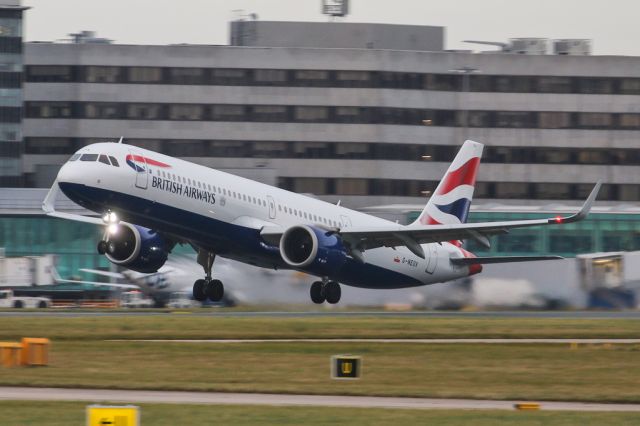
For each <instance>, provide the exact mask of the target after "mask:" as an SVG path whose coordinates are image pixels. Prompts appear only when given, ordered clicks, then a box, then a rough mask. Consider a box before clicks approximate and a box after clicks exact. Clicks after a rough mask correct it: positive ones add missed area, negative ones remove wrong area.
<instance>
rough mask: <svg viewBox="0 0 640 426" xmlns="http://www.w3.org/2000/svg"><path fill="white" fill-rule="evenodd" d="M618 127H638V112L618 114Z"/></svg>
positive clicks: (639, 126)
mask: <svg viewBox="0 0 640 426" xmlns="http://www.w3.org/2000/svg"><path fill="white" fill-rule="evenodd" d="M619 117H620V127H623V128H632V129H638V128H640V114H620V116H619Z"/></svg>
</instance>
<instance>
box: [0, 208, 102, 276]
mask: <svg viewBox="0 0 640 426" xmlns="http://www.w3.org/2000/svg"><path fill="white" fill-rule="evenodd" d="M101 236H102V235H101V229H100V228H99V227H97V226H95V225H92V224H89V223H80V222H74V221H70V220H63V219H56V218H49V217H43V216H32V215H30V216H11V215H9V216H2V218H0V247H3V248H4V250H5V255H6V256H7V257H18V256H39V255H44V254H53V255H55V256H56V269H57V270H58V273H59V274H60V276H61V277H62V278H69V277H71V276H78V271H79V270H80V269H81V268H90V269H98V268H101V269H109V261H108V260H107V258H106V257H104V256H100V255H99V254H98V253H97V251H96V244H97V242H98V241H99V240H100V238H101ZM94 278H95V277H94ZM96 281H97V279H96Z"/></svg>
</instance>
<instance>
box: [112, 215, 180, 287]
mask: <svg viewBox="0 0 640 426" xmlns="http://www.w3.org/2000/svg"><path fill="white" fill-rule="evenodd" d="M105 242H106V246H105V247H104V248H105V250H104V255H105V256H106V257H107V259H109V261H110V262H112V263H115V264H116V265H120V266H124V267H125V268H128V269H131V270H134V271H137V272H142V273H145V274H146V273H152V272H157V271H158V269H160V268H161V267H162V265H164V263H165V262H166V261H167V257H168V256H169V253H170V252H171V249H172V248H173V245H172V244H171V243H168V242H167V241H166V240H165V239H164V238H163V237H162V236H161V235H160V234H158V233H157V232H155V231H153V230H151V229H147V228H143V227H142V226H137V225H132V224H130V223H125V222H120V223H119V224H118V225H117V227H115V228H112V229H109V230H108V231H107V234H106V237H105Z"/></svg>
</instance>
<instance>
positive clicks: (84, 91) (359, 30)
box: [0, 0, 640, 266]
mask: <svg viewBox="0 0 640 426" xmlns="http://www.w3.org/2000/svg"><path fill="white" fill-rule="evenodd" d="M5 1H6V0H5ZM578 44H579V45H580V46H581V47H582V49H575V50H572V49H567V50H561V49H560V50H558V52H557V53H559V54H554V53H551V50H552V49H551V43H550V42H548V41H546V40H539V39H530V40H514V42H513V43H512V46H517V47H518V48H517V49H511V50H510V51H507V50H505V51H499V52H493V53H473V52H466V51H465V52H460V51H446V50H445V45H444V29H443V28H442V27H429V26H403V25H384V24H355V23H345V22H325V23H300V22H267V21H254V20H239V21H234V22H232V23H231V26H230V44H229V45H183V44H181V45H168V46H148V45H121V44H114V43H111V42H109V41H108V40H105V39H96V38H95V37H94V36H93V35H92V34H91V33H84V34H78V35H77V37H75V40H74V42H72V43H52V42H29V43H24V44H23V45H22V46H23V57H22V59H21V61H22V62H23V63H24V67H22V66H20V67H19V70H20V78H21V79H22V84H21V85H19V87H18V88H17V89H16V90H20V91H21V93H20V96H21V97H23V98H24V102H23V103H21V104H20V105H19V106H16V108H18V110H19V112H18V117H19V118H20V120H22V123H21V125H20V128H21V132H19V133H18V134H17V135H16V138H15V139H17V141H18V142H19V143H18V144H13V145H11V149H14V147H15V146H18V147H19V149H18V151H16V155H15V156H14V158H18V159H19V164H18V165H17V166H16V167H17V168H19V170H18V169H16V170H18V172H19V173H18V174H17V175H16V170H13V171H10V170H9V169H8V168H7V167H3V168H1V169H0V170H1V172H2V173H3V177H2V178H1V179H3V180H2V181H3V182H5V185H3V186H14V185H9V184H7V183H11V182H14V181H17V182H18V183H19V185H15V186H23V187H27V188H46V187H49V186H50V185H51V183H52V182H53V179H54V178H55V175H56V173H57V171H58V169H59V167H60V166H61V165H62V164H63V163H64V162H65V161H66V160H67V159H68V157H69V156H70V155H71V154H72V153H73V152H75V151H76V150H77V149H79V148H80V147H82V146H84V145H87V144H90V143H94V142H97V141H104V140H114V141H115V140H117V139H119V138H120V137H121V136H122V137H124V139H125V141H126V142H127V143H130V144H132V145H137V146H141V147H144V148H148V149H152V150H157V151H161V152H163V153H164V154H167V155H172V156H177V157H181V158H184V159H186V160H189V161H194V162H197V163H200V164H203V165H206V166H210V167H214V168H217V169H222V170H225V171H229V172H232V173H235V174H239V175H243V176H246V177H249V178H253V179H258V180H261V181H263V182H265V183H269V184H273V185H277V186H280V187H282V188H285V189H290V190H293V191H296V192H303V193H311V194H315V195H316V196H318V197H319V198H322V199H324V200H327V201H330V202H336V201H338V200H341V201H342V204H343V205H346V206H348V207H352V208H358V209H363V208H367V207H370V206H390V207H389V208H388V211H384V209H381V210H378V212H379V213H380V214H383V215H387V214H390V215H391V216H393V217H398V216H401V217H403V218H405V219H409V218H410V217H411V215H412V214H414V213H412V212H413V211H415V210H416V209H418V208H420V207H421V206H422V205H423V204H424V203H425V202H426V201H425V198H426V197H427V196H428V195H429V194H430V191H432V190H433V189H434V188H435V185H436V184H437V182H438V181H439V179H440V178H441V177H442V175H443V174H444V171H445V170H446V168H447V166H448V164H449V162H450V161H451V160H452V158H453V157H454V155H455V153H456V150H457V149H458V147H459V146H460V145H461V144H462V142H463V141H464V140H465V139H467V138H470V139H475V140H477V141H480V142H483V143H485V144H486V147H485V152H484V156H483V163H482V166H481V167H480V172H479V178H478V183H477V186H476V193H475V199H476V200H477V201H476V202H475V203H474V204H476V205H477V207H476V210H475V211H474V213H472V216H471V219H472V220H480V219H482V220H493V219H494V218H500V219H515V218H521V217H531V215H536V214H547V212H550V211H551V212H555V211H567V210H568V209H571V208H574V207H576V206H578V205H579V204H580V203H581V201H582V200H583V199H584V198H586V196H587V194H588V193H589V191H590V190H591V188H592V187H593V184H594V182H596V181H597V180H599V179H602V180H603V181H604V182H605V185H604V186H603V189H602V191H601V194H600V197H599V202H598V205H599V206H600V207H601V208H602V209H603V210H602V212H601V213H602V216H598V217H599V222H598V223H599V224H598V225H588V224H587V222H585V224H584V225H582V224H575V225H570V226H569V227H567V228H564V229H563V231H562V233H560V234H556V236H552V235H549V234H548V233H545V234H541V235H542V236H533V235H532V232H534V231H527V232H525V233H523V234H522V235H520V237H519V238H518V235H519V234H518V232H517V231H516V232H514V237H515V239H513V238H514V237H504V238H505V239H504V240H502V239H501V240H500V241H503V242H502V243H500V244H498V245H494V247H493V248H492V249H491V252H490V253H491V254H495V253H499V254H503V253H511V254H531V253H538V252H540V253H542V252H546V253H549V252H551V253H554V254H561V255H574V254H576V253H579V252H592V251H599V250H632V249H640V232H638V231H637V230H636V228H637V226H636V225H637V223H638V218H639V216H638V214H639V213H640V212H639V211H638V208H637V206H638V201H640V174H638V173H636V171H637V170H638V165H640V154H639V152H640V150H638V148H640V76H639V75H638V69H640V57H622V56H592V55H589V54H586V53H588V48H587V49H585V48H584V47H585V46H587V47H588V44H585V43H584V42H583V43H578ZM540 46H546V48H543V49H542V50H541V47H540ZM555 47H556V48H557V47H558V44H556V45H555ZM575 53H579V54H575ZM9 84H11V83H9V82H8V80H6V79H4V77H3V80H2V87H3V88H2V90H8V89H10V88H9V87H7V85H9ZM21 107H22V108H21ZM3 117H5V118H3V122H2V123H1V124H0V125H1V126H2V128H3V131H4V130H5V129H8V128H9V127H11V128H14V127H15V123H13V122H11V123H8V122H7V121H6V120H7V119H6V116H3ZM3 134H6V132H4V133H3ZM14 142H15V141H14ZM2 146H3V148H7V147H9V145H7V144H6V143H5V142H2ZM2 152H4V151H2ZM11 152H13V151H11ZM3 161H4V160H3ZM10 173H14V174H13V175H10ZM33 191H36V192H32V195H31V197H32V198H33V199H36V198H37V197H38V196H39V195H33V194H36V193H37V190H33ZM42 194H44V192H42ZM398 206H400V207H398ZM533 206H542V208H541V209H539V210H538V212H539V213H535V212H534V213H530V212H529V213H525V212H527V211H529V210H530V209H531V208H532V207H533ZM32 211H35V210H32ZM5 214H6V213H5ZM5 217H7V216H5ZM596 228H597V231H595V230H594V229H596ZM557 235H560V237H558V236H557ZM501 238H503V237H501ZM508 238H512V239H511V240H508ZM509 241H511V242H509ZM500 247H502V248H500ZM474 249H477V250H478V251H479V252H480V253H482V249H480V248H476V247H474ZM7 253H8V254H9V253H11V249H10V248H8V251H7ZM100 263H101V261H95V260H94V261H92V262H90V265H91V266H95V265H99V264H100Z"/></svg>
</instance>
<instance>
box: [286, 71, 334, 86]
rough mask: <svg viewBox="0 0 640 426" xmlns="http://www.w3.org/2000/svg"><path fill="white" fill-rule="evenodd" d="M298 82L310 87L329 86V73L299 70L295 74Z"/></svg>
mask: <svg viewBox="0 0 640 426" xmlns="http://www.w3.org/2000/svg"><path fill="white" fill-rule="evenodd" d="M293 78H294V80H295V81H296V82H300V83H302V84H303V85H309V86H327V85H328V84H329V71H320V70H298V71H295V72H294V73H293Z"/></svg>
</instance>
